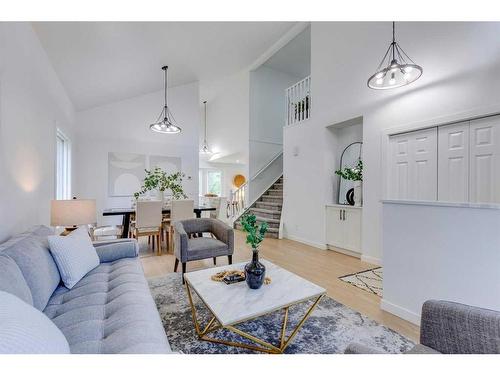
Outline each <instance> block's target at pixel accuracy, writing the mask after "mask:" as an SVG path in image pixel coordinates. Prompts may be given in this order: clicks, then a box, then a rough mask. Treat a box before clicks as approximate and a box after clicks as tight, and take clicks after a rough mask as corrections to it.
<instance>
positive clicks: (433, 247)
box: [381, 203, 500, 324]
mask: <svg viewBox="0 0 500 375" xmlns="http://www.w3.org/2000/svg"><path fill="white" fill-rule="evenodd" d="M498 228H500V208H497V209H490V208H463V207H450V206H447V205H442V206H438V205H436V204H431V205H415V204H401V203H397V204H395V203H384V204H383V245H384V259H383V261H384V285H383V287H384V298H383V300H382V304H381V306H382V308H383V309H384V310H387V311H389V312H392V313H393V314H396V315H398V316H400V317H402V318H403V319H407V320H410V321H411V322H413V323H415V324H419V323H420V311H421V309H422V304H423V303H424V302H425V301H426V300H428V299H444V300H448V301H455V302H459V303H465V304H468V305H473V306H480V307H483V308H487V309H492V310H497V311H500V299H499V296H500V273H499V272H498V265H499V264H500V251H499V247H498V244H499V243H500V232H499V231H498Z"/></svg>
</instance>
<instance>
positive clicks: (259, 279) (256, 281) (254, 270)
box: [241, 214, 268, 289]
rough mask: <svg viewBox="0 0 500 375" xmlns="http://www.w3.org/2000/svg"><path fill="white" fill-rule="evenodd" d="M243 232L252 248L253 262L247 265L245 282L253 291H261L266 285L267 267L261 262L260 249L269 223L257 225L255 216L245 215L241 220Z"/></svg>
mask: <svg viewBox="0 0 500 375" xmlns="http://www.w3.org/2000/svg"><path fill="white" fill-rule="evenodd" d="M241 225H242V226H243V230H244V231H245V232H246V233H247V238H246V243H247V244H249V245H250V246H251V248H252V253H253V255H252V261H251V262H250V263H248V264H247V265H245V280H246V282H247V285H248V286H249V287H250V288H251V289H259V288H260V287H261V286H262V284H263V283H264V278H265V276H266V267H265V266H264V265H263V264H262V263H260V262H259V247H260V244H261V242H262V241H263V240H264V235H265V234H266V232H267V227H268V225H267V223H266V222H262V223H260V225H259V224H258V223H257V218H256V217H255V215H248V214H247V215H244V216H243V217H242V218H241Z"/></svg>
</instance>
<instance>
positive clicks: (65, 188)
mask: <svg viewBox="0 0 500 375" xmlns="http://www.w3.org/2000/svg"><path fill="white" fill-rule="evenodd" d="M56 199H71V145H70V141H69V139H68V137H66V136H65V135H64V133H63V132H61V131H60V130H59V129H57V133H56Z"/></svg>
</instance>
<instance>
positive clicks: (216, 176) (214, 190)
mask: <svg viewBox="0 0 500 375" xmlns="http://www.w3.org/2000/svg"><path fill="white" fill-rule="evenodd" d="M199 183H200V186H199V189H200V195H205V194H216V195H218V196H219V197H220V196H221V195H222V171H221V170H219V169H208V168H202V169H200V178H199Z"/></svg>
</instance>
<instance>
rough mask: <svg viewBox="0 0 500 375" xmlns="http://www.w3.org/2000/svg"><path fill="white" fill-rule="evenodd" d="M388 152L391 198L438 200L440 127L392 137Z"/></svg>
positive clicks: (389, 191)
mask: <svg viewBox="0 0 500 375" xmlns="http://www.w3.org/2000/svg"><path fill="white" fill-rule="evenodd" d="M389 149H390V150H389V166H388V174H389V182H388V193H389V196H390V198H391V199H411V200H436V198H437V178H436V175H437V128H431V129H424V130H419V131H414V132H410V133H404V134H397V135H393V136H391V137H390V139H389Z"/></svg>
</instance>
